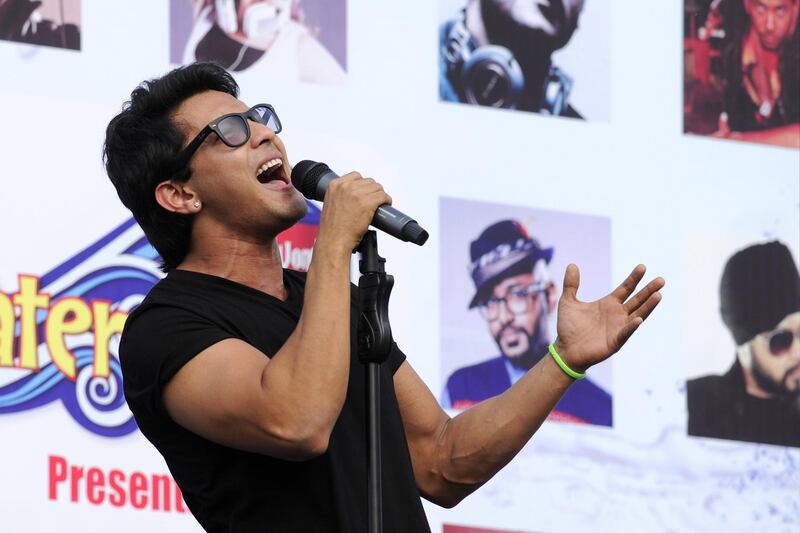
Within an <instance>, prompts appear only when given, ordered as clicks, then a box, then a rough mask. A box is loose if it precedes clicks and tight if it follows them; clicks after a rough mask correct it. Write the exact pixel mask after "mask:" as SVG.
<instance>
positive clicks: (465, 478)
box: [394, 265, 664, 507]
mask: <svg viewBox="0 0 800 533" xmlns="http://www.w3.org/2000/svg"><path fill="white" fill-rule="evenodd" d="M643 275H644V267H643V266H641V265H640V266H639V267H636V269H634V271H633V272H632V273H631V275H630V276H628V278H627V279H626V280H625V281H624V282H623V283H622V285H620V286H619V287H618V288H617V289H616V290H615V291H614V292H613V293H611V294H609V295H608V296H606V297H605V298H603V299H602V300H598V301H596V302H592V303H584V302H580V301H578V300H577V298H576V293H577V289H578V284H579V278H578V276H579V274H578V269H577V268H576V267H575V266H573V265H570V266H569V267H568V268H567V274H566V276H565V279H564V292H563V294H562V297H561V300H560V301H559V316H558V339H557V340H556V348H557V350H558V352H559V353H560V355H561V356H562V357H563V358H564V359H565V361H566V362H567V363H568V364H569V365H570V367H571V368H573V369H574V370H577V371H581V372H582V371H584V370H585V369H587V368H589V367H590V366H592V365H593V364H596V363H599V362H600V361H602V360H604V359H606V358H608V357H610V356H611V355H612V354H613V353H615V352H616V351H617V350H619V348H621V347H622V345H623V344H624V343H625V341H627V339H628V338H629V337H630V336H631V335H632V334H633V332H634V331H635V330H636V329H637V328H638V327H639V325H641V323H642V322H643V321H644V319H645V318H647V316H648V315H649V314H650V313H651V312H652V311H653V309H654V308H655V307H656V305H658V302H659V301H660V299H661V295H660V293H659V292H658V291H659V290H660V289H661V287H662V286H663V285H664V280H663V279H661V278H657V279H655V280H653V281H651V282H650V283H649V284H648V285H647V286H646V287H644V288H643V289H642V290H641V291H639V293H637V294H636V296H634V297H632V298H630V299H628V297H629V296H630V295H631V294H632V293H633V290H634V289H635V288H636V285H638V283H639V281H640V280H641V279H642V276H643ZM626 300H627V301H626ZM571 383H572V378H570V377H568V376H567V375H566V374H565V373H564V372H563V371H562V370H561V369H560V368H559V367H558V366H557V365H556V364H555V362H554V361H553V360H552V358H550V357H544V358H543V359H542V360H541V361H539V363H538V364H537V365H536V366H534V367H533V368H532V369H531V370H530V371H529V372H528V373H527V374H526V375H525V376H524V377H523V378H522V379H520V380H519V381H518V382H517V383H516V384H514V385H513V386H512V387H511V388H509V389H508V390H507V391H506V392H504V393H503V394H501V395H499V396H496V397H494V398H490V399H488V400H485V401H483V402H481V403H479V404H478V405H476V406H474V407H472V408H470V409H468V410H466V411H464V412H462V413H460V414H459V415H458V416H456V417H454V418H450V417H448V416H447V414H446V413H445V412H444V411H443V410H442V409H441V407H439V405H438V403H437V402H436V400H435V399H434V397H433V395H432V394H431V392H430V391H429V390H428V388H427V387H426V386H425V384H424V383H423V382H422V381H421V380H420V378H419V377H418V376H417V375H416V373H414V371H413V369H412V368H411V366H410V365H409V364H408V363H403V365H402V366H401V367H400V368H399V369H398V371H397V373H396V374H395V377H394V386H395V391H396V394H397V400H398V403H399V405H400V413H401V416H402V418H403V426H404V428H405V432H406V438H407V440H408V446H409V451H410V453H411V462H412V465H413V468H414V476H415V479H416V482H417V486H418V487H419V489H420V492H421V493H422V494H423V496H425V498H427V499H429V500H431V501H432V502H434V503H436V504H439V505H442V506H444V507H452V506H454V505H455V504H457V503H458V502H459V501H461V500H462V499H463V498H465V497H466V496H467V495H468V494H470V493H471V492H473V491H474V490H476V489H477V488H478V487H480V486H481V485H483V484H484V483H485V482H486V481H488V480H489V479H490V478H491V477H492V476H494V475H495V474H496V473H497V472H498V471H499V470H500V469H501V468H503V466H505V465H506V464H508V462H509V461H510V460H511V459H512V458H513V457H514V456H515V455H516V454H517V453H518V452H519V450H521V449H522V447H523V446H524V445H525V443H527V442H528V440H529V439H530V438H531V437H532V436H533V434H534V433H535V432H536V430H537V429H538V428H539V426H541V424H542V422H543V421H544V420H545V418H547V415H548V414H549V413H550V411H551V410H552V409H553V407H555V405H556V404H557V403H558V400H559V399H560V398H561V396H562V395H563V394H564V392H565V391H566V390H567V389H568V388H569V385H570V384H571Z"/></svg>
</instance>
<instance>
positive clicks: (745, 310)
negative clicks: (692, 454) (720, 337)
mask: <svg viewBox="0 0 800 533" xmlns="http://www.w3.org/2000/svg"><path fill="white" fill-rule="evenodd" d="M719 296H720V313H721V314H722V320H723V322H725V325H726V326H727V327H728V329H729V330H730V332H731V335H732V336H733V339H734V341H735V342H736V358H735V360H734V363H733V366H732V367H731V368H730V370H729V371H728V372H727V373H726V374H724V375H722V376H714V375H711V376H704V377H701V378H697V379H693V380H689V381H688V382H687V398H688V409H689V428H688V432H689V435H694V436H697V437H715V438H719V439H732V440H741V441H748V442H761V443H765V444H778V445H783V446H800V274H799V273H798V271H797V265H796V264H795V262H794V259H793V258H792V254H791V252H790V251H789V248H788V247H787V246H786V245H784V244H783V243H781V242H778V241H772V242H767V243H763V244H756V245H753V246H750V247H748V248H745V249H744V250H741V251H739V252H737V253H735V254H734V255H733V256H732V257H731V258H730V259H729V260H728V262H727V263H726V265H725V268H724V270H723V272H722V280H721V282H720V288H719Z"/></svg>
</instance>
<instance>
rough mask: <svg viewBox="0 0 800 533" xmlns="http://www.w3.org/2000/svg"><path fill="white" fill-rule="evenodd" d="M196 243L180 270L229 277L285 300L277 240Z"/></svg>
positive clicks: (212, 239) (202, 240)
mask: <svg viewBox="0 0 800 533" xmlns="http://www.w3.org/2000/svg"><path fill="white" fill-rule="evenodd" d="M193 241H194V242H193V244H192V248H191V250H190V251H189V253H188V254H187V255H186V258H185V259H184V260H183V261H182V262H181V264H180V265H179V266H178V268H179V269H181V270H190V271H193V272H201V273H203V274H211V275H214V276H218V277H221V278H226V279H229V280H231V281H235V282H236V283H241V284H242V285H246V286H248V287H251V288H253V289H256V290H259V291H261V292H265V293H267V294H269V295H271V296H274V297H275V298H278V299H280V300H286V297H287V293H286V287H284V285H283V265H282V263H281V255H280V252H279V251H278V243H277V241H276V240H275V239H271V240H269V241H267V242H259V241H255V240H248V239H246V238H242V237H240V236H231V235H211V236H209V235H206V236H203V237H202V238H193Z"/></svg>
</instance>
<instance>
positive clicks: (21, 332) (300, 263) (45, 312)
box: [0, 204, 320, 437]
mask: <svg viewBox="0 0 800 533" xmlns="http://www.w3.org/2000/svg"><path fill="white" fill-rule="evenodd" d="M319 215H320V212H319V210H318V209H317V208H316V207H314V206H313V205H311V204H309V212H308V215H306V217H305V218H304V219H303V220H301V221H300V222H299V223H298V224H296V225H295V226H293V227H292V228H290V229H289V230H287V231H286V232H284V233H282V234H281V235H279V236H278V244H279V247H280V250H281V253H282V257H283V265H284V267H286V268H291V269H294V270H307V269H308V265H309V264H310V262H311V251H312V248H313V246H314V241H315V240H316V237H317V234H318V233H319ZM159 264H160V263H159V257H158V253H157V252H156V250H155V249H154V248H153V247H152V246H151V245H150V243H148V242H147V239H146V238H145V236H144V233H143V232H142V230H141V228H139V226H138V225H137V224H136V222H135V221H134V220H133V219H130V220H128V221H126V222H125V223H123V224H122V225H120V226H119V227H118V228H116V229H114V230H113V231H111V232H110V233H109V234H108V235H106V236H105V237H103V238H101V239H100V240H98V241H97V242H95V243H94V244H92V245H91V246H89V247H88V248H86V249H85V250H83V251H81V252H80V253H78V254H76V255H75V256H74V257H72V258H70V259H68V260H67V261H65V262H64V263H63V264H61V265H59V266H57V267H56V268H54V269H53V270H51V271H50V272H48V273H46V274H44V275H42V276H36V275H29V274H20V275H19V278H18V279H19V283H18V288H17V290H16V292H12V293H5V292H3V291H0V415H2V414H5V413H18V412H21V411H28V410H31V409H34V408H36V407H40V406H43V405H46V404H49V403H51V402H55V401H60V402H61V403H62V404H63V406H64V407H65V408H66V410H67V412H68V413H69V414H70V415H71V416H72V418H73V419H74V420H75V421H76V422H78V423H79V424H80V425H82V426H83V427H85V428H86V429H88V430H90V431H92V432H93V433H96V434H98V435H103V436H106V437H120V436H123V435H127V434H129V433H131V432H132V431H134V430H135V429H136V423H135V421H134V419H133V415H132V414H131V412H130V410H129V409H128V406H127V404H126V403H125V397H124V395H123V391H122V370H121V367H120V364H119V353H118V347H119V339H120V334H121V333H122V328H123V326H124V325H125V320H126V318H127V317H128V314H129V313H130V312H131V311H132V310H133V309H134V308H135V307H136V306H137V305H139V303H140V302H141V301H142V300H143V299H144V297H145V295H146V294H147V292H148V291H149V290H150V288H151V287H152V286H153V285H154V284H155V283H157V282H158V280H159V279H161V277H162V276H163V274H162V273H161V271H160V270H159Z"/></svg>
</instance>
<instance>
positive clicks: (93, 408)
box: [0, 219, 160, 437]
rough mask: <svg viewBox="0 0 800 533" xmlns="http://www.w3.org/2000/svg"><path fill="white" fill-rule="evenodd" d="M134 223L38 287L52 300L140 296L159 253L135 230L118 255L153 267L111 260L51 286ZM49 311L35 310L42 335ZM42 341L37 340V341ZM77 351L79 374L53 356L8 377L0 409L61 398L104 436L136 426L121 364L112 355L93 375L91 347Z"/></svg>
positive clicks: (0, 391) (115, 242)
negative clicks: (104, 370)
mask: <svg viewBox="0 0 800 533" xmlns="http://www.w3.org/2000/svg"><path fill="white" fill-rule="evenodd" d="M133 225H134V222H133V220H132V219H131V220H128V221H126V222H125V223H123V224H122V225H121V226H119V227H118V228H116V229H114V230H113V231H112V232H110V233H109V234H108V235H106V236H105V237H103V238H101V239H100V240H99V241H97V242H96V243H94V244H92V245H91V246H89V247H88V248H86V249H85V250H83V251H81V252H80V253H78V254H76V255H75V256H74V257H72V258H71V259H69V260H67V261H65V262H64V263H63V264H61V265H59V266H57V267H56V268H54V269H53V270H51V271H50V272H48V273H47V274H45V275H43V276H42V277H41V283H42V287H41V288H40V291H42V292H50V294H51V302H54V301H56V300H58V299H59V298H65V297H75V298H81V299H83V300H84V301H86V302H91V301H95V300H105V301H109V302H111V304H112V308H114V307H115V306H116V305H118V304H119V303H120V302H122V301H123V300H126V299H128V298H130V297H136V296H138V297H141V298H143V297H144V295H145V294H147V293H148V292H149V290H150V289H151V288H152V286H153V285H154V284H155V283H156V282H158V280H159V279H160V276H158V275H156V274H154V272H157V270H156V267H157V264H158V263H157V262H158V255H157V253H156V252H155V250H154V249H153V248H152V246H150V244H149V243H148V242H147V240H146V239H145V237H144V236H143V235H142V234H141V232H139V233H138V235H135V236H134V240H132V241H128V242H129V244H128V245H127V248H121V249H122V250H124V251H122V252H121V253H120V254H119V256H120V257H124V256H128V257H135V258H137V260H139V261H141V260H142V259H145V260H148V261H151V262H152V266H153V269H152V270H151V271H147V270H143V269H141V268H136V267H132V266H109V267H106V268H100V269H97V270H94V271H92V272H87V273H85V274H83V275H80V276H76V279H75V280H74V281H73V282H72V283H70V284H69V285H68V286H66V287H63V288H60V289H59V290H58V291H57V292H55V291H53V290H52V289H50V290H48V288H49V287H50V286H53V285H55V284H56V283H57V282H58V281H59V280H61V279H63V277H64V276H66V275H68V274H72V275H73V276H74V273H75V270H76V268H79V267H80V265H81V264H84V263H85V262H86V261H87V260H88V259H89V258H91V257H92V256H94V255H96V254H97V253H98V252H100V251H101V250H103V249H106V248H107V247H109V246H112V245H118V241H119V239H120V238H122V237H123V236H124V235H125V232H126V231H127V230H129V229H130V228H131V227H132V226H133ZM46 320H47V311H46V310H40V311H39V312H38V313H37V317H36V323H37V330H38V331H37V333H38V338H39V339H44V338H45V336H44V333H45V332H44V324H45V321H46ZM19 335H20V331H19V324H17V327H16V330H15V336H16V337H17V342H16V344H17V345H18V344H19V340H18V337H19ZM42 344H44V342H40V347H41V346H42ZM72 353H73V355H74V356H75V364H76V370H77V379H76V380H75V381H72V380H70V379H68V378H67V377H66V376H65V375H64V374H63V373H62V372H61V371H60V370H59V369H58V367H56V365H55V364H54V363H52V362H49V363H47V364H45V365H44V366H43V367H42V368H40V369H39V370H38V371H37V372H34V373H32V374H29V375H26V376H25V377H23V378H20V379H18V380H16V381H14V382H12V383H9V384H7V385H5V386H2V387H0V414H5V413H16V412H20V411H26V410H30V409H34V408H36V407H40V406H42V405H46V404H49V403H51V402H54V401H59V400H60V401H61V403H62V404H63V405H64V407H65V408H66V409H67V411H68V412H69V414H70V415H71V416H72V418H73V419H75V421H76V422H78V423H79V424H81V425H82V426H83V427H85V428H86V429H88V430H89V431H91V432H93V433H96V434H98V435H103V436H106V437H120V436H123V435H127V434H129V433H131V432H132V431H134V430H135V429H136V422H135V421H134V420H133V415H132V414H131V413H130V411H129V410H128V407H127V405H126V403H125V397H124V394H123V388H122V369H121V367H120V364H119V361H118V360H117V359H116V358H115V357H111V360H110V373H109V376H108V377H107V378H102V377H95V376H93V375H92V370H93V369H92V365H93V364H94V347H93V346H80V347H77V348H75V349H73V350H72Z"/></svg>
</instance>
